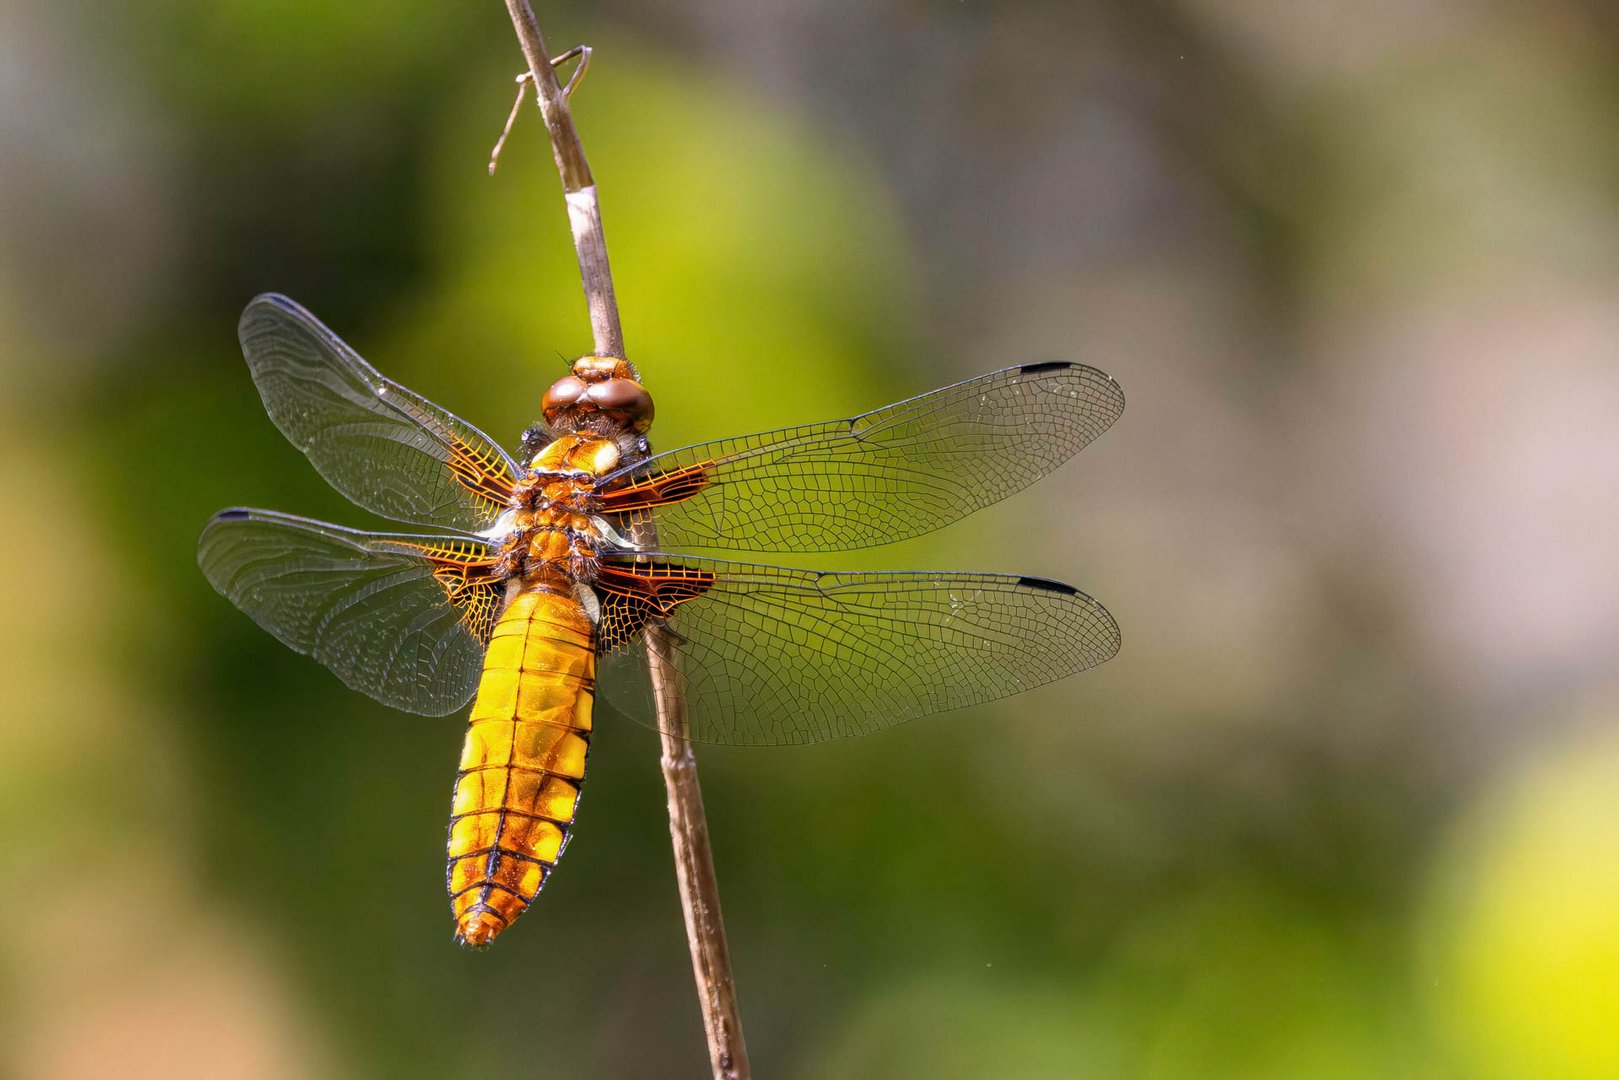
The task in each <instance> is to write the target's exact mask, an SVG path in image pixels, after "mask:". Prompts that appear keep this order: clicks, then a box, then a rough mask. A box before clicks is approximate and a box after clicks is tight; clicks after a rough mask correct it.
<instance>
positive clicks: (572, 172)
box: [506, 0, 752, 1080]
mask: <svg viewBox="0 0 1619 1080" xmlns="http://www.w3.org/2000/svg"><path fill="white" fill-rule="evenodd" d="M506 10H507V12H508V13H509V14H510V15H511V18H512V26H513V27H515V28H516V30H517V39H518V41H519V42H520V43H521V44H522V47H523V55H524V57H525V58H527V60H528V67H529V73H530V74H531V75H532V76H533V78H534V88H535V93H536V96H537V97H538V98H539V103H540V111H541V112H542V113H543V114H544V115H545V127H546V130H547V131H548V132H549V133H550V136H551V152H552V154H553V155H554V156H555V158H556V163H557V171H558V172H560V173H561V174H562V189H563V194H564V197H565V198H566V200H567V204H568V221H569V224H570V225H571V226H572V229H573V244H574V249H575V250H576V251H577V252H578V255H579V275H580V277H581V279H582V280H583V282H584V288H585V300H586V302H587V304H588V305H589V307H590V329H591V334H592V336H593V338H594V340H595V349H596V353H597V354H598V355H601V356H613V357H620V358H625V359H627V357H624V332H623V330H622V329H621V328H620V326H619V321H618V300H617V298H616V297H615V296H614V295H613V274H612V270H611V268H610V267H609V266H608V262H607V241H606V239H605V237H604V235H603V233H602V220H601V204H600V203H599V202H598V201H597V198H596V183H595V180H594V178H593V177H592V176H591V172H590V163H589V161H587V160H586V159H585V150H584V146H583V145H582V144H581V143H580V141H579V132H578V130H577V129H576V128H575V127H574V124H573V114H572V112H571V111H570V110H569V108H568V98H567V95H566V94H564V93H563V91H562V87H561V85H560V84H559V83H558V82H557V77H556V73H555V72H554V71H553V70H552V67H551V53H550V51H549V50H548V49H547V48H546V46H545V38H544V37H543V36H542V35H541V33H540V25H539V22H538V20H536V19H535V17H534V10H533V8H531V7H530V6H529V3H528V0H506ZM632 539H634V540H635V541H636V542H637V543H639V544H642V545H643V546H646V547H655V545H656V540H657V534H656V531H655V529H653V528H652V527H647V528H646V529H644V530H641V531H638V532H637V533H636V534H635V535H634V536H633V537H632ZM671 647H672V643H671V642H670V640H669V637H668V635H667V634H666V633H664V631H663V630H661V629H658V628H654V629H652V630H649V631H648V633H647V660H648V665H649V667H650V670H651V676H652V687H653V692H654V695H655V696H656V699H657V708H658V722H659V727H660V729H661V734H660V739H661V741H662V748H663V753H662V756H661V759H660V761H661V765H662V768H663V782H664V787H665V789H666V790H667V793H668V799H669V836H670V840H671V842H672V843H673V845H674V855H675V877H676V879H677V881H678V882H679V885H680V906H681V909H682V910H683V911H684V913H685V917H686V939H687V942H688V944H689V945H690V946H691V964H692V974H693V975H694V976H695V977H696V980H697V996H698V998H699V1001H700V1003H701V1005H702V1011H703V1029H704V1031H705V1032H706V1033H707V1036H708V1056H709V1061H710V1064H711V1065H712V1066H713V1070H714V1076H715V1080H748V1078H749V1077H750V1076H751V1075H752V1073H751V1070H750V1069H749V1066H748V1051H747V1046H746V1045H745V1044H744V1042H743V1040H742V1020H741V1015H740V1014H739V1012H738V1011H737V1003H736V984H735V982H734V980H733V979H732V977H731V956H730V951H729V949H728V948H727V947H726V944H725V922H724V920H723V919H722V918H721V915H720V892H719V883H718V881H717V880H716V879H715V876H714V855H713V850H712V848H711V846H710V844H709V839H708V818H707V816H706V814H705V813H704V812H703V792H702V788H701V787H699V786H698V782H697V759H696V757H695V756H694V755H693V753H692V748H691V743H690V742H689V741H688V740H687V738H686V735H687V733H688V731H689V730H690V729H689V726H688V723H687V718H686V703H685V700H684V699H683V698H682V697H681V694H680V690H679V687H678V685H677V683H676V682H675V680H674V678H673V672H674V669H673V666H672V659H671V657H672V652H671Z"/></svg>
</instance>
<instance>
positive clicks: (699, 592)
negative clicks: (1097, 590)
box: [596, 555, 1119, 745]
mask: <svg viewBox="0 0 1619 1080" xmlns="http://www.w3.org/2000/svg"><path fill="white" fill-rule="evenodd" d="M596 589H597V594H598V596H599V598H600V599H601V606H602V641H603V644H604V645H605V646H606V647H608V648H613V647H614V646H616V648H615V649H614V651H613V652H612V654H611V655H610V656H609V657H608V660H609V663H608V664H607V665H606V668H605V670H604V672H603V677H602V680H601V685H602V686H603V687H604V688H605V690H606V691H607V693H608V695H609V697H610V698H612V700H613V703H614V704H615V705H618V706H620V707H621V708H623V709H624V710H625V711H626V712H628V713H629V714H630V715H632V716H634V717H635V718H636V719H639V720H641V721H642V722H643V723H647V724H649V725H650V726H653V727H656V726H657V720H656V715H655V713H654V711H653V709H652V704H651V699H650V694H649V692H648V687H647V684H646V681H645V678H644V674H643V673H644V670H645V648H646V646H645V642H644V638H638V637H637V634H638V632H639V630H640V628H641V627H642V626H644V625H646V624H647V623H648V622H656V623H660V624H661V625H662V626H664V627H665V628H666V630H667V631H668V636H669V637H670V638H671V639H672V641H673V654H674V663H675V668H676V672H677V675H676V678H677V683H678V685H679V687H680V689H681V690H682V691H683V693H684V695H685V700H686V707H687V711H688V714H689V719H690V725H691V728H690V737H691V738H692V739H693V740H695V741H698V742H714V743H731V744H739V745H778V744H788V743H813V742H822V741H825V740H829V739H840V738H845V737H848V736H852V735H864V734H868V733H871V732H875V731H881V730H883V729H885V728H889V727H892V726H894V725H896V724H899V723H902V722H904V721H906V720H911V719H914V718H916V717H919V716H926V715H927V714H929V713H935V712H941V711H944V710H946V709H956V708H960V707H962V706H966V705H974V704H978V703H980V702H985V701H992V700H994V699H996V698H1000V697H1005V696H1007V695H1009V694H1015V693H1018V692H1020V691H1023V690H1028V689H1031V688H1033V687H1036V686H1039V685H1041V684H1043V683H1047V682H1051V681H1053V680H1055V679H1060V678H1063V677H1064V676H1067V675H1071V674H1073V673H1075V672H1077V671H1083V670H1084V669H1086V668H1090V667H1094V666H1096V665H1097V664H1100V663H1102V662H1103V661H1105V660H1107V659H1109V658H1110V657H1112V656H1113V655H1114V653H1116V652H1118V649H1119V629H1118V626H1117V625H1116V624H1115V623H1114V621H1113V618H1112V616H1110V615H1109V614H1108V613H1107V611H1106V609H1104V608H1103V607H1102V605H1101V604H1099V603H1097V602H1096V601H1095V600H1093V599H1091V598H1090V597H1089V596H1086V595H1085V594H1084V593H1082V592H1079V591H1078V590H1077V589H1074V588H1072V587H1071V586H1068V585H1064V584H1062V583H1060V582H1055V581H1048V580H1046V579H1044V578H1031V577H1016V576H1011V575H1004V574H966V573H818V572H815V571H806V570H789V569H785V568H783V567H775V566H752V565H747V564H744V563H730V562H721V561H718V560H713V559H691V558H685V557H677V556H665V555H649V556H644V557H642V558H641V559H639V560H636V561H633V562H627V561H622V560H611V561H609V563H607V564H604V572H603V574H602V575H601V577H600V579H599V580H598V581H597V584H596ZM604 651H605V649H604Z"/></svg>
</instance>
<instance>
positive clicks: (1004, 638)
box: [197, 295, 1124, 946]
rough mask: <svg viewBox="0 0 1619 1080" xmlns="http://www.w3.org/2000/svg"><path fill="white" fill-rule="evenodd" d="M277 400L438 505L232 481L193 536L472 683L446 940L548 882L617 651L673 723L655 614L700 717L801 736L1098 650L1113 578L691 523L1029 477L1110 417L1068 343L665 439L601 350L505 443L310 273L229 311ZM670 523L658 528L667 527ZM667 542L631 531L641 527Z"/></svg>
mask: <svg viewBox="0 0 1619 1080" xmlns="http://www.w3.org/2000/svg"><path fill="white" fill-rule="evenodd" d="M240 332H241V341H242V350H243V352H244V354H245V355H246V357H247V363H248V367H249V369H250V370H251V372H252V375H253V381H254V382H255V383H257V385H258V388H259V393H260V394H261V395H262V396H263V398H264V406H265V408H266V409H267V410H268V412H269V414H270V418H271V419H272V420H273V421H274V422H275V424H276V426H277V427H279V428H280V429H281V431H282V433H283V434H285V435H286V436H287V438H288V439H290V440H291V441H292V444H293V445H294V446H296V447H297V448H298V449H299V450H301V451H303V453H304V454H305V455H306V456H307V457H308V458H309V460H310V462H311V463H312V464H313V465H314V466H315V468H316V470H317V471H319V473H320V474H321V476H323V477H324V478H325V479H326V480H327V481H328V482H329V483H330V484H331V485H332V486H333V487H334V488H336V489H337V490H338V491H339V492H341V493H342V494H343V495H345V496H347V497H348V498H349V499H350V500H352V501H353V502H354V503H356V504H358V505H359V506H361V507H363V508H364V509H366V510H369V511H372V512H373V513H376V514H380V515H382V516H383V517H386V518H390V519H392V520H394V521H400V522H406V523H408V524H410V525H412V526H418V527H424V528H428V529H433V530H436V531H435V532H433V533H432V534H431V535H426V534H423V535H418V534H414V533H410V534H392V533H370V532H359V531H356V530H354V529H347V528H343V527H342V526H338V525H327V524H323V523H321V522H318V521H310V520H308V519H305V518H300V517H293V516H291V515H287V514H280V513H276V512H274V511H270V510H247V509H235V510H225V511H222V512H220V513H219V514H217V515H215V516H214V518H213V520H212V521H210V522H209V524H208V526H207V528H206V529H204V531H203V533H202V538H201V541H200V544H199V550H198V555H197V559H198V562H199V564H200V565H201V567H202V571H203V573H204V574H205V575H206V576H207V578H208V580H209V582H210V583H212V584H213V586H214V588H216V589H218V590H219V592H220V593H222V594H223V595H224V596H225V597H227V598H228V599H229V600H230V601H231V602H232V603H234V604H235V605H236V606H237V607H239V608H241V609H242V610H243V611H244V612H246V613H247V614H248V615H249V616H251V617H252V618H253V620H254V621H256V622H257V623H258V624H259V625H260V626H262V627H264V628H265V629H266V630H268V631H270V633H272V634H274V635H275V636H276V637H277V638H279V639H281V641H282V642H284V643H285V644H287V645H290V646H291V647H292V648H294V649H296V650H298V651H299V652H301V653H307V654H308V655H310V656H313V657H314V658H315V659H316V660H318V661H320V662H321V663H322V664H324V665H326V667H328V668H330V669H331V670H332V672H333V673H335V674H336V675H337V676H338V678H340V679H342V680H343V682H345V683H347V684H348V685H349V686H351V687H353V688H354V689H356V690H360V691H363V692H364V693H366V694H369V695H370V696H371V697H373V698H375V699H376V700H378V701H380V702H382V703H383V704H385V705H391V706H393V707H395V708H398V709H404V710H407V711H410V712H416V713H426V714H431V715H443V714H446V713H451V712H455V711H456V710H458V709H460V708H461V707H462V706H463V705H465V704H466V702H467V700H468V699H469V698H471V699H473V706H472V715H471V722H470V725H469V726H468V728H467V733H466V742H465V748H464V750H463V751H462V754H461V765H460V768H459V770H458V771H457V773H456V777H455V788H454V795H453V799H452V805H451V810H450V815H451V816H450V835H449V845H448V856H449V866H448V871H447V877H448V885H449V892H450V897H451V907H452V910H453V913H454V916H455V920H456V939H457V940H458V941H460V942H462V943H464V944H467V945H473V946H481V945H486V944H488V943H489V942H490V941H492V940H493V939H494V938H495V936H496V935H498V934H499V933H500V932H501V931H502V930H504V929H505V928H506V927H507V926H509V925H510V924H511V923H512V921H513V920H515V919H516V918H517V917H518V916H519V915H520V914H522V912H523V911H524V910H525V909H526V908H527V907H528V905H529V904H531V903H532V902H533V901H534V898H535V896H536V895H537V894H538V893H539V891H540V888H541V886H542V885H544V884H545V881H546V879H547V878H548V877H549V875H550V873H551V871H552V869H553V868H554V867H555V865H556V862H557V860H558V858H559V857H560V856H561V854H562V850H563V847H564V846H565V845H566V843H567V840H568V833H569V830H570V828H571V827H572V825H573V821H574V815H575V812H576V809H577V807H578V802H579V791H580V785H581V784H582V782H583V781H584V777H585V754H586V751H587V750H588V749H589V745H590V733H591V724H592V706H593V704H594V698H595V690H596V685H597V668H598V662H602V664H603V666H604V668H605V667H612V666H617V667H619V668H623V669H625V670H623V671H621V672H618V673H615V672H614V671H610V670H604V671H603V673H602V674H603V678H602V683H603V685H604V687H605V688H606V689H607V691H608V693H609V694H610V695H612V694H614V693H615V689H617V690H619V691H621V692H622V700H620V699H619V698H618V697H615V699H614V700H615V704H620V705H621V706H622V708H623V711H625V712H626V713H628V714H629V715H631V716H634V717H636V718H637V719H641V720H642V721H643V722H646V723H648V724H651V725H652V726H656V725H657V723H658V720H657V715H656V712H655V710H652V709H651V708H650V707H649V704H648V701H647V695H646V694H645V692H644V686H645V673H644V667H645V663H646V657H645V648H646V645H645V636H646V635H645V631H647V630H648V628H650V627H660V628H661V629H660V630H659V631H658V636H659V640H660V641H664V642H668V643H669V644H668V646H667V649H666V654H667V656H668V659H669V661H670V662H671V664H672V669H673V678H674V681H675V684H676V687H677V689H678V690H679V691H680V692H681V693H682V694H683V695H684V698H685V702H686V713H687V717H688V722H689V730H687V731H686V732H685V733H684V734H685V735H686V736H687V737H690V738H692V739H694V740H697V741H700V742H715V743H732V744H749V745H758V744H783V743H813V742H821V741H823V740H827V739H838V738H843V737H845V736H850V735H863V734H866V733H868V732H874V731H879V730H882V729H884V728H887V727H891V726H893V725H895V724H898V723H901V722H902V721H905V720H910V719H913V718H915V717H918V716H925V715H927V714H929V713H935V712H940V711H943V710H946V709H955V708H960V707H963V706H967V705H975V704H978V703H980V702H985V701H990V700H992V699H995V698H999V697H1003V696H1005V695H1008V694H1014V693H1017V692H1019V691H1022V690H1027V689H1029V688H1031V687H1034V686H1038V685H1041V684H1042V683H1046V682H1050V681H1051V680H1053V679H1059V678H1062V677H1064V676H1066V675H1071V674H1073V673H1074V672H1077V671H1081V670H1084V669H1085V668H1089V667H1093V666H1095V665H1097V664H1100V663H1102V662H1103V661H1105V660H1107V659H1108V658H1109V657H1111V656H1113V655H1114V653H1116V652H1117V651H1118V648H1119V630H1118V627H1117V625H1116V624H1115V623H1114V621H1113V619H1112V617H1111V616H1109V615H1108V613H1107V611H1106V610H1105V609H1104V608H1103V607H1102V605H1101V604H1099V603H1097V602H1096V601H1095V600H1093V599H1091V598H1090V597H1089V596H1086V595H1085V594H1084V593H1082V592H1080V591H1079V590H1077V589H1075V588H1073V587H1072V586H1069V585H1065V584H1062V583H1061V582H1057V581H1050V580H1047V579H1045V578H1040V577H1019V576H1015V575H1003V574H974V573H936V572H914V573H886V572H885V573H845V572H815V571H810V570H792V569H786V568H784V567H779V566H760V565H752V564H748V563H737V562H722V561H719V560H717V559H709V558H696V557H692V556H688V555H683V554H675V553H674V552H677V551H679V550H680V549H683V548H699V549H731V550H742V551H773V552H813V551H835V550H843V549H846V548H859V547H867V546H872V545H877V544H885V543H889V542H890V541H895V540H902V539H905V538H906V537H912V536H916V535H918V534H920V533H925V532H928V531H929V530H931V529H936V528H938V527H940V526H942V525H946V524H948V523H950V522H952V521H955V520H956V519H958V518H961V517H963V516H964V515H966V514H969V513H971V512H973V511H974V510H978V509H980V508H982V507H985V506H988V505H989V504H991V503H994V502H996V501H998V500H1000V499H1003V498H1005V497H1006V496H1008V495H1011V494H1012V493H1013V492H1016V491H1019V490H1021V489H1022V488H1024V487H1026V486H1027V485H1029V484H1031V483H1033V482H1034V481H1035V480H1038V479H1039V478H1040V477H1042V476H1044V475H1046V474H1047V473H1049V472H1051V471H1052V470H1053V469H1055V468H1056V467H1057V466H1058V465H1060V464H1062V463H1063V462H1064V461H1066V460H1067V459H1068V458H1069V457H1071V456H1073V455H1074V454H1075V453H1077V452H1078V451H1079V450H1080V449H1081V448H1083V447H1084V446H1085V445H1086V444H1088V443H1089V442H1091V440H1093V439H1095V438H1096V437H1097V436H1098V435H1100V434H1102V432H1104V431H1106V430H1107V429H1108V427H1109V426H1110V425H1111V424H1112V423H1113V422H1114V421H1115V420H1117V419H1118V417H1119V414H1120V413H1121V412H1122V411H1123V409H1124V395H1123V394H1122V393H1121V392H1120V390H1119V387H1118V384H1117V383H1115V382H1114V381H1113V380H1112V379H1111V378H1110V377H1108V376H1107V375H1104V374H1103V373H1101V372H1099V371H1096V370H1094V369H1093V368H1089V367H1085V366H1083V365H1080V364H1070V363H1039V364H1025V365H1023V366H1021V367H1010V368H1005V369H1003V370H1001V371H996V372H992V373H990V374H988V375H984V376H981V377H980V378H976V379H969V380H967V381H966V382H961V383H957V384H956V385H954V386H947V387H945V388H944V389H942V390H935V391H933V392H932V393H929V394H923V395H921V396H920V397H914V398H910V399H908V400H906V401H901V402H899V403H898V404H895V405H889V406H887V407H886V408H882V409H877V410H875V411H873V412H868V413H863V414H861V415H859V416H854V417H849V418H847V419H842V420H831V421H827V422H825V423H820V424H810V425H807V426H804V427H792V428H784V429H782V430H779V431H769V432H764V433H762V434H758V435H746V436H743V437H741V438H734V439H725V440H722V441H719V442H711V443H701V444H698V445H695V446H688V447H686V448H684V449H680V450H671V451H668V452H665V453H661V454H651V453H649V449H648V445H647V441H646V432H647V429H648V428H649V427H650V426H651V423H652V416H653V407H652V398H651V395H650V394H648V392H647V391H646V389H645V388H643V387H642V386H641V384H640V383H639V382H638V381H636V375H635V371H634V369H633V368H632V367H631V366H630V365H629V364H628V363H627V362H625V361H623V360H617V359H613V358H609V357H601V356H586V357H584V358H582V359H580V360H578V361H577V362H576V363H574V365H573V368H572V373H571V374H569V375H567V376H565V377H563V378H562V379H559V380H558V381H557V382H555V383H554V384H552V386H551V387H550V389H549V390H548V391H547V392H546V394H545V397H544V400H543V405H542V412H543V414H544V417H545V421H544V423H543V424H537V425H536V426H535V427H533V428H531V429H530V430H529V431H527V432H525V433H524V435H523V440H522V448H521V451H520V454H519V456H518V457H517V458H516V459H514V458H512V457H511V456H510V455H509V454H507V452H506V451H505V450H503V449H502V448H501V446H500V444H499V443H497V442H496V441H495V440H493V439H491V438H490V437H489V436H487V435H485V434H484V433H483V432H481V431H479V430H478V429H477V428H475V427H473V426H472V425H471V424H468V423H466V422H465V421H463V420H461V419H459V418H457V417H456V416H454V415H452V414H451V413H449V412H448V411H446V410H444V409H441V408H439V407H438V406H437V405H434V404H433V403H432V402H430V401H428V400H426V399H425V398H423V397H421V396H419V395H417V394H414V393H412V392H411V391H410V390H407V389H405V388H404V387H403V386H400V385H399V384H398V383H396V382H393V381H392V380H390V379H388V378H386V377H385V376H383V375H381V374H379V373H378V372H377V371H376V369H374V368H373V367H371V366H370V365H369V364H367V363H366V362H365V361H364V360H362V359H361V358H360V357H359V355H358V354H356V353H355V352H354V351H353V350H352V349H350V348H349V347H348V346H347V345H345V344H344V343H343V342H342V341H341V340H339V339H338V338H337V336H336V335H335V334H333V333H332V332H331V331H330V330H328V329H327V328H326V327H325V326H323V325H321V323H320V322H318V321H317V320H316V319H315V318H314V317H313V316H311V315H310V314H309V313H308V312H306V311H305V310H304V309H303V308H301V307H299V306H298V305H297V304H294V303H293V302H292V301H290V300H288V299H286V298H285V297H281V296H274V295H268V296H262V297H259V298H258V299H256V300H254V301H253V302H252V303H251V304H250V305H249V306H248V308H247V310H246V312H245V313H244V314H243V316H242V320H241V327H240ZM649 526H651V528H649ZM654 530H655V535H656V537H657V540H656V546H655V548H654V547H652V546H651V545H647V544H642V545H637V544H636V543H635V542H634V540H633V538H635V537H645V536H648V535H651V534H652V533H653V531H654Z"/></svg>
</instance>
